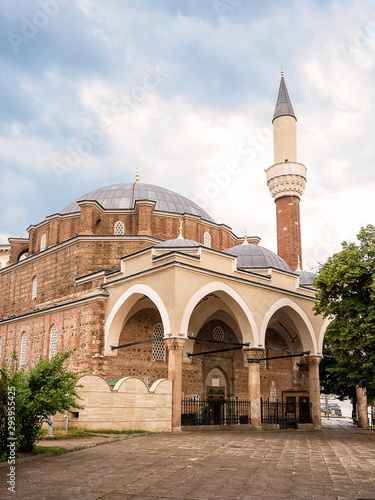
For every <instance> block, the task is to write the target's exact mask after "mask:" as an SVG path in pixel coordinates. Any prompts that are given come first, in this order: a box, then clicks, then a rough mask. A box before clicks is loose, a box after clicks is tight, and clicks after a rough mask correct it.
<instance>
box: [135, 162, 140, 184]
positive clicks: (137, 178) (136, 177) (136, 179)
mask: <svg viewBox="0 0 375 500" xmlns="http://www.w3.org/2000/svg"><path fill="white" fill-rule="evenodd" d="M135 182H139V167H138V165H137V174H136V176H135Z"/></svg>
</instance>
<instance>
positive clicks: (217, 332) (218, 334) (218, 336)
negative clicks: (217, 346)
mask: <svg viewBox="0 0 375 500" xmlns="http://www.w3.org/2000/svg"><path fill="white" fill-rule="evenodd" d="M212 335H213V337H214V340H224V330H223V329H222V328H221V326H215V328H214V330H213V332H212Z"/></svg>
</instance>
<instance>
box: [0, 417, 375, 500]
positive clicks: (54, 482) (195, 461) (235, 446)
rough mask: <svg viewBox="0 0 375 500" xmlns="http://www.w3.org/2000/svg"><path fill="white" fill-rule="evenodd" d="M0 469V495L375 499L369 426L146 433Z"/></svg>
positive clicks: (373, 438)
mask: <svg viewBox="0 0 375 500" xmlns="http://www.w3.org/2000/svg"><path fill="white" fill-rule="evenodd" d="M16 468H17V469H16V471H17V475H16V493H11V492H8V491H7V484H6V480H7V478H6V472H7V468H3V469H1V470H0V474H1V476H0V478H1V480H0V498H1V499H3V498H4V499H6V498H17V499H25V500H26V499H28V500H34V499H38V500H44V499H46V500H48V499H59V500H60V499H61V500H68V499H76V498H79V499H80V500H86V499H87V500H94V499H111V500H112V499H113V500H120V499H125V500H127V499H132V500H133V499H134V500H156V499H158V500H213V499H222V500H253V499H254V500H255V499H262V500H267V499H272V500H283V499H291V500H299V499H317V500H325V499H327V500H328V499H330V500H336V498H337V499H339V500H360V499H362V500H365V499H366V500H375V431H363V430H360V429H357V428H356V427H354V426H353V425H352V424H351V423H349V422H347V421H340V423H337V422H335V421H332V420H330V421H327V422H325V428H324V429H323V430H322V431H303V432H300V431H295V430H284V431H267V432H260V431H246V432H212V433H210V432H205V433H199V432H191V433H178V434H177V433H176V434H150V435H148V436H145V437H144V438H143V439H128V440H123V441H117V442H111V443H108V444H104V445H102V446H97V447H90V448H87V449H82V450H80V451H75V452H72V453H66V454H63V455H57V456H48V457H43V456H41V457H38V459H37V460H33V461H29V462H22V461H21V462H20V463H18V464H17V466H16Z"/></svg>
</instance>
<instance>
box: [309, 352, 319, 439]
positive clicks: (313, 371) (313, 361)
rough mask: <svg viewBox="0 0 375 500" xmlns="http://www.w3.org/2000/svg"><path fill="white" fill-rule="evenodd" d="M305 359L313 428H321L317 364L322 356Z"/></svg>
mask: <svg viewBox="0 0 375 500" xmlns="http://www.w3.org/2000/svg"><path fill="white" fill-rule="evenodd" d="M306 359H307V364H308V365H309V393H310V403H312V420H313V424H314V429H321V428H322V419H321V415H320V380H319V364H320V361H321V359H322V358H321V356H306Z"/></svg>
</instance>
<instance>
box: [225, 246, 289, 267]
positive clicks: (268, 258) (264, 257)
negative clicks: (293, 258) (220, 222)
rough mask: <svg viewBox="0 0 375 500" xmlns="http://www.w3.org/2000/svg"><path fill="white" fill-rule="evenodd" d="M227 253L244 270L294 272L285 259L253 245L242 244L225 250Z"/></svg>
mask: <svg viewBox="0 0 375 500" xmlns="http://www.w3.org/2000/svg"><path fill="white" fill-rule="evenodd" d="M224 252H225V253H227V254H229V255H233V256H235V257H237V267H239V268H242V269H268V268H273V269H278V270H280V271H286V272H288V273H291V272H292V270H291V269H290V267H289V266H288V264H287V263H286V262H285V260H284V259H282V258H281V257H279V256H278V255H277V254H275V253H274V252H272V251H271V250H268V248H264V247H261V246H260V245H253V244H251V243H245V244H244V243H242V244H241V245H236V246H234V247H231V248H228V249H226V250H224Z"/></svg>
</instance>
